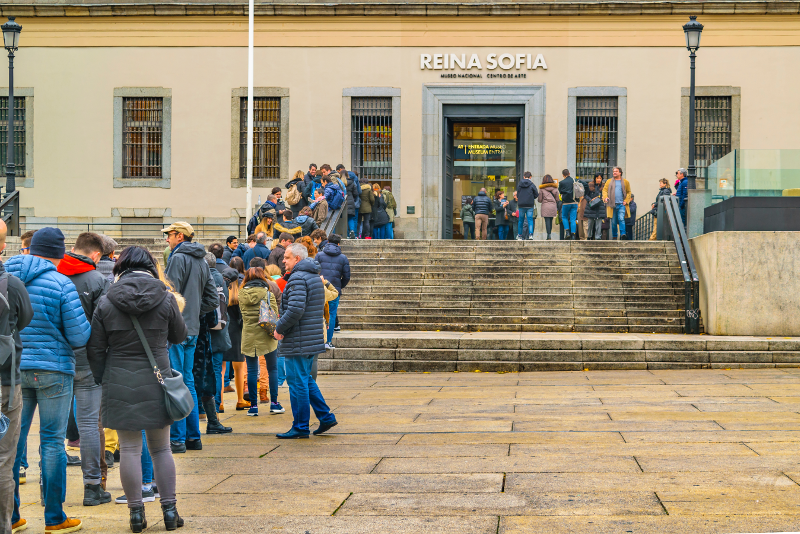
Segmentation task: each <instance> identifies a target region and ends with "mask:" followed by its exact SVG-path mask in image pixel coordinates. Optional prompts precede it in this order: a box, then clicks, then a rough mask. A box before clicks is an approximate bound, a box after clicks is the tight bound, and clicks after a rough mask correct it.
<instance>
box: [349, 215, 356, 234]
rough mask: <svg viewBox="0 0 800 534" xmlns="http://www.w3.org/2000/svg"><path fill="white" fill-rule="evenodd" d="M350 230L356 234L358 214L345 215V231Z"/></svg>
mask: <svg viewBox="0 0 800 534" xmlns="http://www.w3.org/2000/svg"><path fill="white" fill-rule="evenodd" d="M350 232H353V233H354V234H356V235H358V215H353V216H352V217H350V216H348V217H347V233H348V234H349V233H350Z"/></svg>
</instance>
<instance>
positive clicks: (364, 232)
mask: <svg viewBox="0 0 800 534" xmlns="http://www.w3.org/2000/svg"><path fill="white" fill-rule="evenodd" d="M370 219H372V214H371V213H359V214H358V222H359V224H361V225H362V227H361V237H362V238H366V237H372V232H371V231H370V227H369V223H370Z"/></svg>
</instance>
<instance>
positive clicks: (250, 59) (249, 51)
mask: <svg viewBox="0 0 800 534" xmlns="http://www.w3.org/2000/svg"><path fill="white" fill-rule="evenodd" d="M249 5H250V11H249V12H248V30H247V209H246V210H245V221H246V223H247V224H249V223H250V217H251V216H252V214H253V25H254V24H255V19H254V13H255V2H254V0H250V4H249Z"/></svg>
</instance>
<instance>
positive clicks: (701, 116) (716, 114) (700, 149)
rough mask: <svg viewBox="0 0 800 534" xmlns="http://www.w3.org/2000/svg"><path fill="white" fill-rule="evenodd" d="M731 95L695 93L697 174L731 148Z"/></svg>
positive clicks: (695, 159) (700, 176) (703, 172)
mask: <svg viewBox="0 0 800 534" xmlns="http://www.w3.org/2000/svg"><path fill="white" fill-rule="evenodd" d="M731 107H732V106H731V97H729V96H696V97H695V100H694V110H695V114H694V117H695V122H694V125H695V126H694V161H695V167H696V168H697V176H698V177H699V178H706V177H707V172H708V166H709V165H711V164H712V163H714V162H715V161H717V160H718V159H720V158H722V157H723V156H725V155H726V154H728V153H730V151H731Z"/></svg>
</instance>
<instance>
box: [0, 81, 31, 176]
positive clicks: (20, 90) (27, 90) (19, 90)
mask: <svg viewBox="0 0 800 534" xmlns="http://www.w3.org/2000/svg"><path fill="white" fill-rule="evenodd" d="M0 97H8V87H0ZM17 98H24V99H25V176H24V177H23V176H17V177H16V180H14V184H15V185H16V187H33V87H14V100H16V99H17ZM0 142H3V143H5V142H7V139H2V140H0ZM3 171H4V172H5V167H3Z"/></svg>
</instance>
